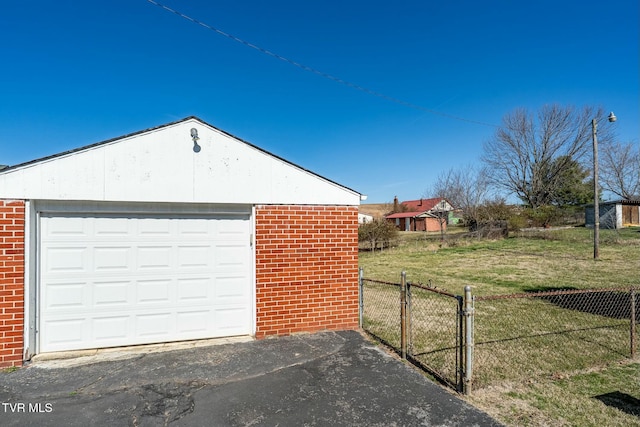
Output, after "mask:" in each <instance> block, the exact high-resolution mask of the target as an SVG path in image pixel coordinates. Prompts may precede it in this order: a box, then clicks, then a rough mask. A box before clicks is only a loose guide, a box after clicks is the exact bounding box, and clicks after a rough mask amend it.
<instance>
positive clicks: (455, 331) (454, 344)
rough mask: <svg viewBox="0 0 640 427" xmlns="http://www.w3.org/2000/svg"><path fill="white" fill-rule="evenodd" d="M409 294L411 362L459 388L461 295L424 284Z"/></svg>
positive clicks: (416, 286)
mask: <svg viewBox="0 0 640 427" xmlns="http://www.w3.org/2000/svg"><path fill="white" fill-rule="evenodd" d="M407 285H408V286H407V289H408V292H409V295H410V300H409V303H410V309H409V313H410V322H409V325H410V326H409V327H410V329H409V337H410V339H409V341H408V349H409V351H408V354H409V356H410V357H411V358H412V359H413V360H412V361H413V362H414V363H416V364H418V365H420V366H421V367H422V368H423V369H425V370H426V371H428V372H430V373H431V374H432V375H434V376H435V377H437V378H438V379H439V380H440V381H442V382H444V383H446V384H448V385H449V386H451V387H453V388H454V389H456V390H460V389H461V387H462V383H461V381H462V378H461V370H462V359H463V354H462V332H463V324H462V316H461V315H460V313H461V311H462V297H458V296H456V295H453V294H450V293H448V292H444V291H442V290H439V289H437V288H433V287H430V286H425V285H421V284H412V283H408V284H407Z"/></svg>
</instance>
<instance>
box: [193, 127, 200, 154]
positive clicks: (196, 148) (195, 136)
mask: <svg viewBox="0 0 640 427" xmlns="http://www.w3.org/2000/svg"><path fill="white" fill-rule="evenodd" d="M191 139H192V140H193V151H194V152H195V153H199V152H200V146H199V145H198V140H199V139H200V137H199V136H198V129H196V128H191Z"/></svg>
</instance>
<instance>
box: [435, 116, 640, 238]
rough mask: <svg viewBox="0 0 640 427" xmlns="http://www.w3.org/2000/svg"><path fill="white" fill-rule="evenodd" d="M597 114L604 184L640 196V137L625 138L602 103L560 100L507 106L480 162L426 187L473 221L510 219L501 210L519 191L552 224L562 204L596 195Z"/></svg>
mask: <svg viewBox="0 0 640 427" xmlns="http://www.w3.org/2000/svg"><path fill="white" fill-rule="evenodd" d="M593 119H595V120H596V123H597V125H598V127H597V139H598V145H599V149H598V155H599V162H598V163H599V180H598V181H599V182H598V188H599V189H600V190H604V191H608V192H610V193H612V194H613V195H615V196H617V197H620V198H623V199H630V200H634V199H636V200H637V199H640V153H639V150H638V145H637V144H638V143H637V141H636V142H635V143H634V142H631V141H629V142H620V141H618V140H617V139H616V135H615V125H613V124H611V123H608V121H607V118H606V115H605V112H604V110H603V109H602V108H594V107H591V106H585V107H583V108H581V109H577V108H575V107H572V106H560V105H546V106H544V107H542V108H541V109H540V110H538V111H537V112H536V113H533V112H531V111H528V110H526V109H516V110H514V111H512V112H510V113H508V114H506V115H505V116H504V117H503V119H502V124H501V125H500V126H499V127H498V128H497V129H496V131H495V133H494V134H493V135H492V136H491V137H490V138H489V139H488V140H487V141H485V143H484V144H483V154H482V157H481V162H480V164H478V165H469V166H466V167H463V168H452V169H449V170H447V171H444V172H442V173H440V175H439V176H438V177H437V179H436V181H435V182H434V184H433V186H432V188H431V189H429V190H427V192H426V193H427V194H425V195H426V196H428V197H443V198H446V199H447V200H448V201H449V202H450V203H451V204H452V205H453V206H455V207H456V208H458V209H460V210H461V211H462V214H463V216H464V219H465V221H466V222H468V223H478V222H483V221H491V220H496V219H508V218H496V217H497V216H505V215H508V209H505V208H506V207H507V205H506V203H505V200H506V199H507V198H508V197H510V196H516V197H517V198H518V199H519V200H520V201H521V202H522V206H521V208H522V209H523V210H524V212H526V213H527V214H528V215H529V217H530V218H534V219H536V218H537V219H538V220H539V222H540V223H541V225H546V224H548V223H549V222H551V221H553V220H554V218H555V217H556V216H557V215H558V211H559V210H562V209H567V208H578V207H582V206H584V205H585V204H587V203H590V202H593V194H594V192H593V189H594V184H593V174H592V172H593V150H592V148H593V144H592V125H591V122H592V120H593ZM600 194H602V193H600Z"/></svg>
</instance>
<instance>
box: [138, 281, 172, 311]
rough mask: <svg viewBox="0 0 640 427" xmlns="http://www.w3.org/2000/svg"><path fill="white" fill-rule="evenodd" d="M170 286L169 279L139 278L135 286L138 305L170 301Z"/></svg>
mask: <svg viewBox="0 0 640 427" xmlns="http://www.w3.org/2000/svg"><path fill="white" fill-rule="evenodd" d="M171 288H172V286H171V281H170V280H167V279H150V280H140V281H138V283H137V287H136V290H137V294H136V302H137V303H138V304H139V305H145V304H158V303H170V302H171V300H170V298H171V291H172V289H171Z"/></svg>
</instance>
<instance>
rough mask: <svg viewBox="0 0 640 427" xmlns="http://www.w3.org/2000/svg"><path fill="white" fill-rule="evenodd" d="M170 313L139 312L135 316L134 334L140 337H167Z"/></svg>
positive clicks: (169, 326)
mask: <svg viewBox="0 0 640 427" xmlns="http://www.w3.org/2000/svg"><path fill="white" fill-rule="evenodd" d="M171 317H172V313H171V312H169V311H166V312H164V313H153V314H139V315H137V316H136V335H137V336H140V337H143V338H144V337H150V336H153V337H162V338H163V339H169V338H170V336H171V332H173V331H172V330H171V326H172V323H173V322H172V321H171Z"/></svg>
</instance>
